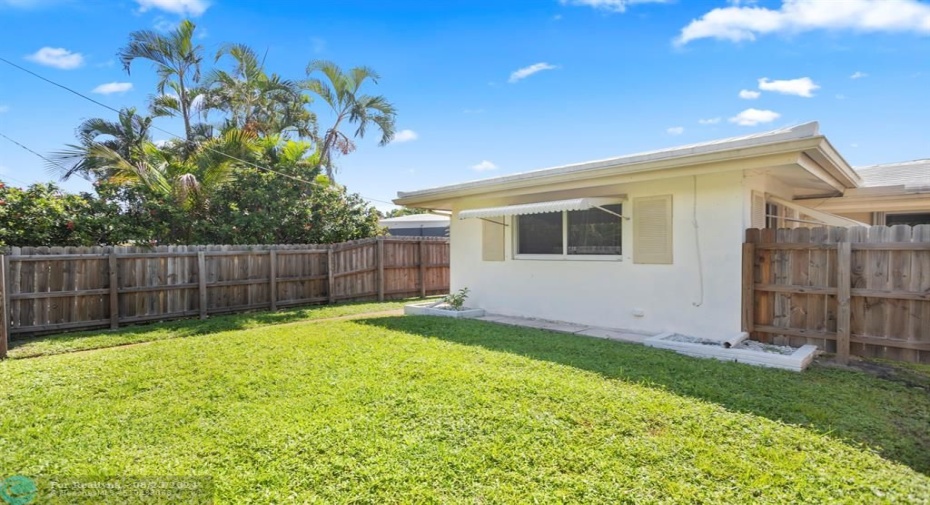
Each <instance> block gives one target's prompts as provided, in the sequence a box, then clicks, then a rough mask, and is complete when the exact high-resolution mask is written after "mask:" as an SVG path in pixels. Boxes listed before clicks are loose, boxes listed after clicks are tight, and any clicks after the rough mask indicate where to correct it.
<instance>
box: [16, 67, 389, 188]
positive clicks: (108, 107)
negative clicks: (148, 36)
mask: <svg viewBox="0 0 930 505" xmlns="http://www.w3.org/2000/svg"><path fill="white" fill-rule="evenodd" d="M0 62H3V63H6V64H7V65H9V66H11V67H13V68H15V69H17V70H21V71H23V72H25V73H27V74H29V75H31V76H33V77H35V78H37V79H40V80H42V81H45V82H47V83H49V84H51V85H53V86H55V87H58V88H61V89H63V90H65V91H67V92H69V93H72V94H74V95H77V96H79V97H81V98H83V99H84V100H87V101H89V102H91V103H94V104H96V105H99V106H100V107H103V108H105V109H107V110H110V111H112V112H115V113H117V114H119V113H120V111H119V109H115V108H113V107H111V106H109V105H107V104H105V103H103V102H100V101H98V100H95V99H93V98H91V97H89V96H87V95H85V94H83V93H81V92H80V91H77V90H75V89H72V88H69V87H68V86H65V85H64V84H60V83H58V82H55V81H53V80H51V79H49V78H47V77H44V76H42V75H40V74H37V73H35V72H33V71H32V70H29V69H28V68H25V67H22V66H20V65H17V64H16V63H13V62H12V61H10V60H8V59H6V58H4V57H2V56H0ZM151 128H152V129H153V130H157V131H160V132H162V133H164V134H165V135H170V136H172V137H174V138H177V139H180V140H184V141H186V140H187V139H185V138H184V137H182V136H180V135H178V134H176V133H173V132H170V131H168V130H165V129H164V128H160V127H158V126H154V125H152V126H151ZM4 138H6V139H7V140H10V141H11V142H13V143H15V144H17V145H18V146H20V147H22V148H23V149H26V150H27V151H29V152H31V153H32V154H35V155H36V156H38V157H40V158H42V159H43V160H45V161H48V162H50V163H54V164H55V165H58V166H59V167H61V165H60V164H58V163H55V162H53V161H51V160H49V159H48V158H46V157H45V156H43V155H41V154H39V153H37V152H35V151H33V150H32V149H29V148H28V147H26V146H24V145H22V144H20V143H18V142H15V141H13V140H12V139H10V138H9V137H6V136H5V135H4ZM202 147H203V148H204V149H206V150H208V151H210V152H213V153H216V154H219V155H220V156H225V157H227V158H229V159H231V160H235V161H238V162H240V163H245V164H246V165H248V166H251V167H253V168H257V169H259V170H264V171H266V172H269V173H272V174H275V175H279V176H281V177H286V178H288V179H292V180H295V181H297V182H302V183H305V184H310V185H312V186H318V185H320V184H319V183H317V182H316V181H309V180H306V179H303V178H300V177H296V176H293V175H290V174H285V173H283V172H278V171H277V170H273V169H271V168H268V167H264V166H261V165H257V164H255V163H252V162H251V161H247V160H243V159H241V158H237V157H236V156H233V155H231V154H228V153H224V152H222V151H219V150H216V149H213V148H212V147H209V146H202ZM62 168H64V167H62ZM359 196H361V197H362V198H365V199H366V200H371V201H373V202H378V203H386V204H389V205H394V203H393V202H386V201H384V200H379V199H377V198H369V197H367V196H365V195H359Z"/></svg>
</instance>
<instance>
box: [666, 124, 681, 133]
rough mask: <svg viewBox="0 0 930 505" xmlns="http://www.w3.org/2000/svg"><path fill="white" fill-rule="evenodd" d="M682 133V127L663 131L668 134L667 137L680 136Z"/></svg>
mask: <svg viewBox="0 0 930 505" xmlns="http://www.w3.org/2000/svg"><path fill="white" fill-rule="evenodd" d="M684 132H685V127H684V126H673V127H671V128H668V129H666V130H665V133H668V134H669V135H681V134H682V133H684Z"/></svg>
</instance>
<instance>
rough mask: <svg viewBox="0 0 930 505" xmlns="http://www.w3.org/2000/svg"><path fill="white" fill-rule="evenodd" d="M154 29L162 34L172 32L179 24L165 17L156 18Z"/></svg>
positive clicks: (153, 24)
mask: <svg viewBox="0 0 930 505" xmlns="http://www.w3.org/2000/svg"><path fill="white" fill-rule="evenodd" d="M152 27H153V28H155V29H156V30H158V31H160V32H170V31H173V30H174V29H175V28H177V27H178V22H177V21H173V20H171V19H168V18H166V17H165V16H156V17H155V21H154V22H153V23H152Z"/></svg>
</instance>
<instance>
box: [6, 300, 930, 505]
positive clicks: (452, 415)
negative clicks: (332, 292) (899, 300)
mask: <svg viewBox="0 0 930 505" xmlns="http://www.w3.org/2000/svg"><path fill="white" fill-rule="evenodd" d="M0 412H3V415H2V416H0V469H2V471H3V472H5V473H6V474H23V475H27V476H40V475H61V476H113V475H143V476H160V475H178V476H185V475H198V476H210V477H212V478H213V480H214V485H215V489H214V492H215V496H216V498H217V500H218V501H219V502H224V503H225V502H261V503H275V502H298V503H304V502H319V503H333V502H339V503H342V502H358V503H390V502H460V503H497V502H516V503H528V502H530V503H531V502H534V501H535V502H546V503H551V502H566V501H568V502H585V503H618V502H629V503H648V502H675V501H678V502H688V503H699V502H703V503H721V502H730V503H757V502H758V503H764V502H768V503H786V502H808V503H824V502H846V503H855V504H861V503H875V502H878V503H922V502H924V503H926V502H928V501H930V477H928V473H930V434H928V431H930V430H928V426H930V394H928V392H927V390H925V389H921V388H917V387H912V386H908V385H907V384H905V383H901V382H895V381H888V380H883V379H879V378H875V377H872V376H870V375H867V374H864V373H862V372H857V371H849V370H839V369H830V368H825V367H815V368H813V369H812V370H810V371H808V372H805V373H803V374H796V373H792V372H785V371H779V370H768V369H761V368H754V367H749V366H745V365H738V364H731V363H720V362H715V361H710V360H698V359H693V358H688V357H684V356H679V355H677V354H673V353H671V352H667V351H662V350H657V349H650V348H646V347H642V346H636V345H628V344H621V343H616V342H610V341H603V340H597V339H588V338H583V337H577V336H570V335H562V334H555V333H549V332H545V331H539V330H530V329H520V328H511V327H504V326H497V325H494V324H491V323H484V322H480V321H457V320H448V319H441V318H426V317H391V318H376V319H364V320H357V321H328V322H316V323H314V322H305V323H296V324H287V325H276V326H258V327H253V328H247V329H234V330H231V331H221V332H216V333H209V334H204V335H200V336H196V337H192V338H183V339H171V340H162V341H158V342H153V343H151V344H148V345H142V346H131V347H120V348H113V349H103V350H98V351H93V352H84V353H72V354H62V355H55V356H47V357H41V358H36V359H24V360H7V361H5V362H2V363H0Z"/></svg>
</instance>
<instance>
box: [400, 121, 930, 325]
mask: <svg viewBox="0 0 930 505" xmlns="http://www.w3.org/2000/svg"><path fill="white" fill-rule="evenodd" d="M922 166H923V167H924V168H915V167H914V166H912V165H908V166H907V167H906V168H905V169H896V170H897V172H901V171H904V172H908V174H904V175H902V176H901V177H899V178H897V179H895V178H894V177H886V176H883V175H879V174H881V173H883V170H874V169H872V171H871V172H870V170H864V171H863V173H864V174H866V175H868V177H864V176H863V175H862V174H860V173H857V171H856V170H854V169H853V168H852V167H850V166H849V164H848V163H847V162H846V161H845V160H844V159H843V157H842V156H841V155H840V154H839V153H838V152H837V151H836V149H835V148H834V147H833V146H832V145H831V143H830V142H829V141H828V140H827V138H826V137H824V136H823V135H821V134H820V132H819V128H818V125H817V123H807V124H803V125H799V126H795V127H791V128H785V129H780V130H775V131H769V132H765V133H759V134H754V135H748V136H744V137H737V138H729V139H723V140H717V141H712V142H705V143H700V144H693V145H686V146H681V147H674V148H670V149H665V150H660V151H654V152H647V153H641V154H633V155H628V156H621V157H618V158H611V159H605V160H598V161H591V162H585V163H578V164H572V165H566V166H560V167H554V168H547V169H543V170H536V171H532V172H526V173H519V174H513V175H506V176H502V177H496V178H491V179H484V180H478V181H472V182H465V183H461V184H454V185H451V186H444V187H437V188H430V189H423V190H419V191H410V192H400V193H398V198H397V199H396V200H394V202H395V203H396V204H397V205H404V206H411V207H419V208H427V209H435V210H446V211H451V212H452V221H451V232H450V235H451V272H452V273H451V275H452V279H451V282H452V284H451V285H452V289H453V290H457V289H460V288H462V287H468V288H469V289H470V291H471V296H470V298H469V301H468V302H469V305H470V306H474V307H477V308H483V309H485V310H487V311H488V312H491V313H497V314H504V315H515V316H525V317H536V318H542V319H550V320H560V321H570V322H575V323H580V324H586V325H596V326H605V327H616V328H627V329H632V330H641V331H650V332H662V331H673V332H680V333H685V334H689V335H694V336H704V337H717V338H719V337H721V336H727V335H733V334H737V333H738V332H739V331H740V329H741V328H740V304H741V298H740V297H741V247H742V246H741V244H742V243H743V240H744V236H745V230H746V229H747V228H753V227H755V228H763V227H782V226H802V225H821V224H827V225H833V226H857V225H863V224H865V225H868V224H872V223H873V222H874V221H876V220H877V219H886V217H887V215H895V213H898V214H901V213H912V214H914V215H918V214H921V213H930V163H924V164H923V165H922ZM897 172H896V173H897ZM921 178H924V179H925V182H926V184H921V183H920V180H921ZM870 181H872V184H870V183H869V182H870ZM915 181H916V182H915ZM885 183H887V184H885ZM889 195H890V196H889ZM877 224H878V223H877ZM880 224H884V222H882V223H880Z"/></svg>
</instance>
